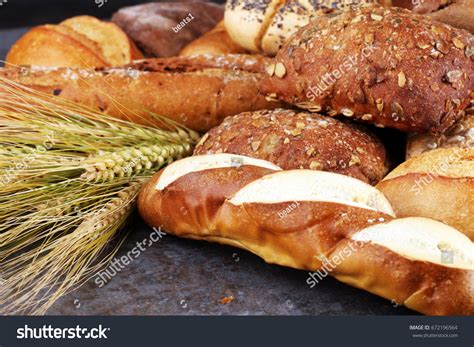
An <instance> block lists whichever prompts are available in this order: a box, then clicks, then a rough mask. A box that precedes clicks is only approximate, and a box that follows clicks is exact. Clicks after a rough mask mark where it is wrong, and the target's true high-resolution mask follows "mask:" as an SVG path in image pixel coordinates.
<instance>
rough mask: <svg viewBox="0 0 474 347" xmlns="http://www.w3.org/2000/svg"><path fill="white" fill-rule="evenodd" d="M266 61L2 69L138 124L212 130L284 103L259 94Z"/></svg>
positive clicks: (218, 58) (1, 73)
mask: <svg viewBox="0 0 474 347" xmlns="http://www.w3.org/2000/svg"><path fill="white" fill-rule="evenodd" d="M264 60H265V59H264V58H263V57H258V56H244V55H238V56H237V55H236V56H232V55H226V56H212V57H211V56H197V57H192V58H187V57H176V58H161V59H149V60H143V61H138V62H136V63H134V64H130V65H126V66H123V67H120V68H110V69H96V70H86V69H65V68H59V69H46V70H45V69H43V68H31V69H27V68H11V69H3V70H2V69H0V76H1V77H6V78H8V79H10V80H13V81H14V82H18V83H20V84H23V85H26V86H29V87H31V88H33V89H37V90H41V91H44V92H48V93H51V94H53V95H56V96H58V97H62V98H65V99H68V100H72V101H75V102H78V103H80V104H83V105H86V106H88V107H90V108H92V109H94V110H97V111H100V112H104V113H106V114H108V115H111V116H114V117H118V118H121V119H127V120H130V121H133V122H136V123H141V124H146V125H152V126H160V125H162V122H161V121H157V120H156V119H155V118H153V115H152V114H151V113H154V114H156V115H159V116H164V117H167V118H170V119H171V120H173V121H175V122H178V123H179V124H182V125H184V126H186V127H188V128H190V129H193V130H196V131H207V130H209V129H211V128H212V127H214V126H216V125H218V124H219V123H220V122H221V121H222V120H223V119H224V118H225V117H227V116H231V115H235V114H238V113H241V112H244V111H253V110H260V109H272V108H276V107H281V106H282V104H279V103H275V102H272V101H267V100H266V99H265V98H264V97H263V96H261V95H259V93H258V90H259V86H260V81H261V79H262V73H261V71H262V70H263V62H264ZM0 88H1V86H0Z"/></svg>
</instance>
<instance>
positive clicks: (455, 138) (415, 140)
mask: <svg viewBox="0 0 474 347" xmlns="http://www.w3.org/2000/svg"><path fill="white" fill-rule="evenodd" d="M454 147H459V148H474V115H469V116H467V117H465V118H463V119H462V120H460V121H459V122H457V123H456V124H455V125H454V126H453V127H452V128H451V129H449V130H448V131H447V132H445V133H444V134H441V135H437V136H436V135H431V134H412V135H410V136H409V137H408V143H407V152H406V157H407V159H410V158H412V157H416V156H418V155H420V154H422V153H424V152H428V151H431V150H433V149H438V148H454Z"/></svg>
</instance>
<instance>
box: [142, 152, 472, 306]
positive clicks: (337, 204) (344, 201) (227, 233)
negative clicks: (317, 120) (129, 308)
mask: <svg viewBox="0 0 474 347" xmlns="http://www.w3.org/2000/svg"><path fill="white" fill-rule="evenodd" d="M139 211H140V214H141V215H142V217H143V218H144V219H145V221H146V222H147V223H148V224H149V225H151V226H155V227H162V228H163V229H164V230H167V231H168V232H170V233H171V234H174V235H177V236H180V237H185V238H191V239H197V240H206V241H212V242H218V243H222V244H227V245H231V246H236V247H240V248H242V249H245V250H248V251H250V252H253V253H255V254H257V255H258V256H260V257H262V258H263V259H264V260H265V261H266V262H268V263H273V264H278V265H283V266H288V267H292V268H296V269H302V270H308V271H320V270H322V269H326V271H327V264H328V263H329V264H331V263H334V264H336V266H333V267H332V268H331V269H330V271H329V272H330V273H331V275H332V276H334V277H335V278H337V279H338V280H340V281H342V282H344V283H347V284H350V285H352V286H355V287H358V288H362V289H365V290H367V291H369V292H371V293H374V294H377V295H380V296H382V297H384V298H387V299H389V300H395V301H396V302H397V303H400V304H404V305H406V306H407V307H409V308H412V309H414V310H417V311H419V312H422V313H425V314H434V315H449V314H474V299H473V298H474V295H473V294H474V265H473V254H474V252H473V251H474V247H473V244H472V242H471V241H470V240H469V239H468V238H467V237H465V236H464V235H463V234H461V233H459V232H458V231H457V230H455V229H453V228H451V227H448V226H446V225H444V224H442V223H440V222H436V221H433V220H430V219H426V218H405V219H395V217H394V213H393V210H392V208H391V206H390V204H389V202H388V201H387V199H386V198H385V197H384V196H383V194H382V193H380V192H379V191H378V190H377V189H375V188H373V187H372V186H370V185H368V184H366V183H364V182H362V181H359V180H357V179H354V178H351V177H347V176H343V175H339V174H335V173H329V172H323V171H312V170H289V171H283V170H281V169H280V168H279V167H277V166H275V165H273V164H271V163H269V162H266V161H263V160H259V159H253V158H249V157H244V156H239V155H233V154H215V155H203V156H195V157H190V158H186V159H182V160H180V161H177V162H175V163H173V164H171V165H169V166H168V167H166V168H165V169H163V170H161V171H160V172H158V173H157V174H156V175H155V176H154V177H153V178H152V179H151V181H150V182H149V183H148V184H146V186H145V187H144V189H143V190H142V192H141V193H140V197H139ZM446 252H448V254H449V255H450V256H451V260H452V261H446V259H443V255H445V254H446ZM308 284H309V283H308Z"/></svg>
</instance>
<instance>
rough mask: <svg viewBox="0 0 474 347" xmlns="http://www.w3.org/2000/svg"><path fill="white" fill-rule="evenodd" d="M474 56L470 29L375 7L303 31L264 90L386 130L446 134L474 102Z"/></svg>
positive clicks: (284, 51)
mask: <svg viewBox="0 0 474 347" xmlns="http://www.w3.org/2000/svg"><path fill="white" fill-rule="evenodd" d="M473 61H474V37H473V36H472V35H470V34H469V33H467V32H466V31H464V30H459V29H455V28H452V27H450V26H448V25H445V24H441V23H439V22H435V21H433V20H432V19H430V18H427V17H424V16H421V15H416V14H413V13H411V12H410V11H408V10H405V9H399V8H393V9H391V10H389V9H385V8H383V7H380V6H367V7H362V8H358V9H357V10H354V11H346V12H343V13H342V14H340V15H338V16H336V17H334V18H321V19H319V20H317V21H313V22H312V23H311V24H309V25H308V26H306V27H304V28H302V29H300V30H299V31H298V33H297V34H295V35H294V36H293V37H292V39H291V40H290V41H289V42H287V44H286V45H285V46H284V47H283V48H282V49H281V50H280V51H279V53H278V54H277V56H276V58H275V61H274V62H273V63H272V64H271V65H270V66H269V67H268V73H269V77H268V78H267V79H266V80H265V81H264V82H263V84H262V92H264V93H267V94H268V95H269V96H271V97H276V98H279V99H281V100H284V101H286V102H289V103H292V104H294V105H297V106H299V107H303V108H307V109H310V110H314V111H318V110H320V111H321V112H327V113H328V114H329V115H344V116H346V117H349V118H352V119H355V120H359V121H364V122H369V123H373V124H375V125H377V126H380V127H390V128H395V129H398V130H402V131H406V132H420V133H424V132H433V133H441V132H443V131H445V130H446V129H448V128H449V127H450V126H451V125H453V124H454V123H455V122H456V121H457V120H459V119H461V118H462V117H463V116H464V112H465V109H466V107H467V106H468V105H469V100H470V94H471V92H472V91H473V90H474V64H473ZM427 71H429V73H427Z"/></svg>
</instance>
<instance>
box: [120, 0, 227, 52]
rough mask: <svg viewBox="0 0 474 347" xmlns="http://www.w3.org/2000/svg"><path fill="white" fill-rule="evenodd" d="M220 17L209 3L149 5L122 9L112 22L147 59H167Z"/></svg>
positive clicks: (217, 8) (215, 6)
mask: <svg viewBox="0 0 474 347" xmlns="http://www.w3.org/2000/svg"><path fill="white" fill-rule="evenodd" d="M223 17H224V7H223V6H221V5H218V4H214V3H212V2H201V1H188V2H153V3H148V4H141V5H136V6H130V7H124V8H122V9H120V10H119V11H118V12H116V13H115V14H114V15H113V16H112V21H113V22H114V23H115V24H117V25H118V26H119V27H121V28H122V29H123V30H124V31H125V32H126V33H127V34H128V35H129V36H130V37H131V38H132V39H133V40H134V41H135V43H136V44H137V45H138V46H139V47H140V48H141V49H142V50H143V51H144V52H145V53H146V54H148V55H149V56H152V57H171V56H175V55H178V53H179V51H181V49H182V48H183V47H184V46H186V45H187V44H188V43H190V42H191V41H193V40H195V39H197V38H198V37H200V36H202V35H203V34H204V33H206V32H208V31H209V30H211V29H212V28H214V27H215V26H216V25H217V23H218V22H219V21H220V20H222V18H223ZM180 23H183V24H184V26H183V27H182V28H180V27H181V24H180ZM178 25H180V27H178Z"/></svg>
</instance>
